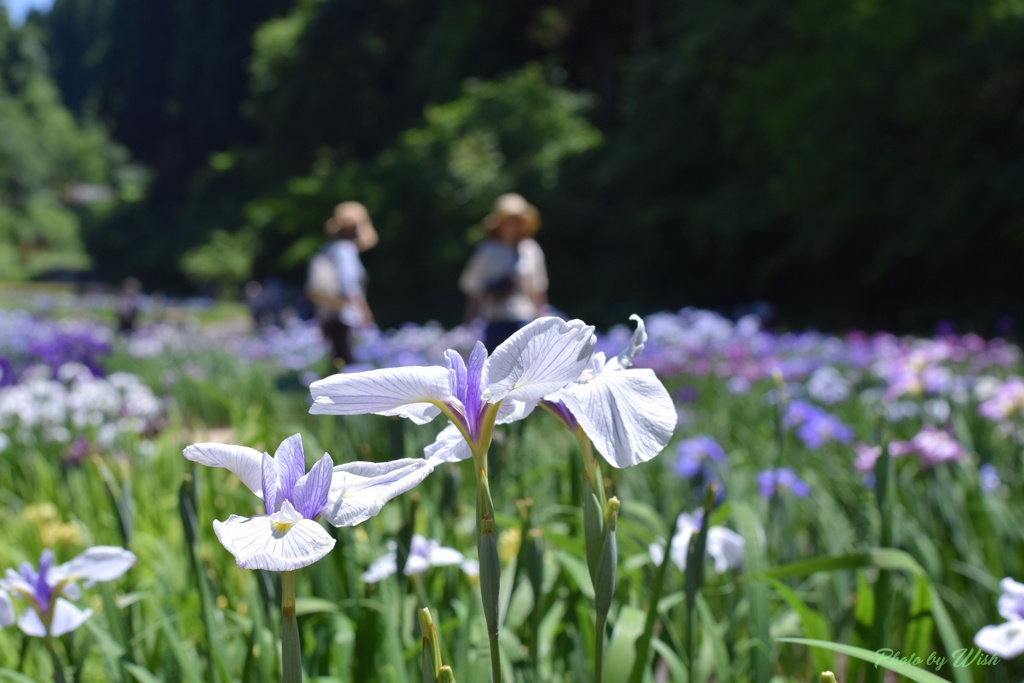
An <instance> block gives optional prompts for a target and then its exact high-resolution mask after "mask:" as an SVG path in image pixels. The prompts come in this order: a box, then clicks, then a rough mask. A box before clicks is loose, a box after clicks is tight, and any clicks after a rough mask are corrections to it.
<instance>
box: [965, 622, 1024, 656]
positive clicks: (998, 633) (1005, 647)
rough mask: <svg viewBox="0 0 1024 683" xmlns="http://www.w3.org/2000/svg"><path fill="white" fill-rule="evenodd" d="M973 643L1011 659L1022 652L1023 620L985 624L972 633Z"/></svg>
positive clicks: (1023, 643)
mask: <svg viewBox="0 0 1024 683" xmlns="http://www.w3.org/2000/svg"><path fill="white" fill-rule="evenodd" d="M974 644H975V645H977V646H978V648H979V649H981V650H984V651H985V652H987V653H989V654H990V655H996V656H997V657H999V658H1000V659H1013V658H1014V657H1017V656H1019V655H1020V654H1021V653H1024V621H1008V622H1006V623H1005V624H998V625H997V626H986V627H985V628H983V629H981V630H980V631H978V632H977V633H976V634H975V635H974Z"/></svg>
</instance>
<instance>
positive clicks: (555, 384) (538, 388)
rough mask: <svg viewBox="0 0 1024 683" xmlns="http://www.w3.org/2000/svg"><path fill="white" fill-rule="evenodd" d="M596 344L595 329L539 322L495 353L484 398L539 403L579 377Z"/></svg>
mask: <svg viewBox="0 0 1024 683" xmlns="http://www.w3.org/2000/svg"><path fill="white" fill-rule="evenodd" d="M595 344H596V340H595V338H594V328H593V327H592V326H590V325H586V324H585V323H583V322H582V321H580V320H572V321H569V322H566V321H564V320H562V319H560V318H538V319H537V320H534V321H533V322H532V323H530V324H529V325H527V326H526V327H524V328H522V329H521V330H519V331H518V332H516V333H515V334H513V335H512V336H511V337H509V338H508V339H506V340H505V341H504V342H502V344H501V345H500V346H499V347H498V348H497V349H495V350H494V353H493V354H492V355H491V358H490V365H489V368H488V376H489V380H490V381H489V382H488V389H487V391H486V392H485V394H486V395H485V396H484V397H483V398H484V399H485V400H487V401H489V402H491V403H496V402H498V401H500V400H502V399H505V398H511V399H514V400H517V401H526V402H530V401H539V400H540V399H541V398H543V397H545V396H547V395H548V394H550V393H553V392H555V391H558V390H559V389H561V388H562V387H563V386H565V385H566V384H567V383H569V382H572V381H573V380H575V379H576V378H578V377H579V376H580V374H581V373H582V372H583V370H584V368H586V366H587V362H588V361H589V360H590V356H591V354H592V353H593V352H594V345H595Z"/></svg>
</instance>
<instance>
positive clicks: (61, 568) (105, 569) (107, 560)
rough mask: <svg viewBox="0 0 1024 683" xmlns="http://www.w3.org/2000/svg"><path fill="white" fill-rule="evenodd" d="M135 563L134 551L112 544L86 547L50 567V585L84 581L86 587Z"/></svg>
mask: <svg viewBox="0 0 1024 683" xmlns="http://www.w3.org/2000/svg"><path fill="white" fill-rule="evenodd" d="M133 564H135V553H133V552H132V551H130V550H125V549H124V548H118V547H117V546H112V545H97V546H93V547H92V548H88V549H86V550H84V551H82V552H81V553H79V554H78V555H76V556H75V557H74V558H73V559H72V560H71V561H69V562H65V563H64V564H60V565H57V566H56V567H53V568H52V569H50V571H49V572H48V574H47V578H48V579H49V582H50V584H51V585H56V584H57V583H59V582H61V581H79V580H80V581H84V582H85V585H86V587H88V586H91V585H92V584H94V583H96V582H97V581H113V580H114V579H116V578H117V577H119V576H121V575H122V574H124V573H125V572H126V571H128V569H129V568H131V566H132V565H133Z"/></svg>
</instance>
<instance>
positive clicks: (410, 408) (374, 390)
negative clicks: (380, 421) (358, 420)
mask: <svg viewBox="0 0 1024 683" xmlns="http://www.w3.org/2000/svg"><path fill="white" fill-rule="evenodd" d="M309 391H310V393H311V394H312V395H313V406H312V407H311V408H310V409H309V412H310V413H312V414H313V415H364V414H367V413H373V414H374V415H398V416H400V417H407V418H409V419H410V420H412V421H413V422H415V423H416V424H425V423H427V422H430V421H431V420H432V419H434V418H435V417H437V415H438V414H439V413H440V412H441V409H440V408H438V407H437V406H436V405H433V402H438V403H445V402H447V401H449V400H450V399H451V398H452V387H451V382H450V379H449V374H448V369H447V368H441V367H409V368H382V369H380V370H367V371H366V372H354V373H352V374H348V375H346V374H340V375H332V376H330V377H328V378H326V379H322V380H319V381H317V382H313V383H312V384H311V385H309Z"/></svg>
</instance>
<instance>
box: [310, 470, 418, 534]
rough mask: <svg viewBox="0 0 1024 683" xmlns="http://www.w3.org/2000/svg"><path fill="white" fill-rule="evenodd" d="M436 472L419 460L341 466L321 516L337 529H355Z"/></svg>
mask: <svg viewBox="0 0 1024 683" xmlns="http://www.w3.org/2000/svg"><path fill="white" fill-rule="evenodd" d="M433 470H434V466H433V465H432V464H431V463H429V462H427V461H426V460H420V459H416V458H403V459H400V460H392V461H391V462H384V463H374V462H350V463H347V464H344V465H337V466H336V467H335V468H334V474H333V479H332V481H331V490H330V493H329V494H328V497H327V505H325V506H324V509H323V511H322V512H321V513H320V514H321V515H322V516H323V518H324V519H326V520H327V521H328V522H330V523H331V524H333V525H334V526H355V525H356V524H360V523H362V522H365V521H366V520H368V519H369V518H370V517H373V516H374V515H376V514H377V513H378V512H380V511H381V508H383V507H384V504H385V503H387V502H388V501H389V500H391V499H392V498H394V497H395V496H397V495H399V494H402V493H405V492H406V491H408V490H409V489H411V488H413V487H414V486H416V485H417V484H419V483H420V482H421V481H423V480H424V479H426V477H427V475H428V474H430V473H431V472H432V471H433Z"/></svg>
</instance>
